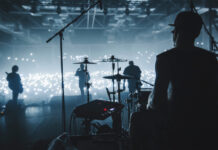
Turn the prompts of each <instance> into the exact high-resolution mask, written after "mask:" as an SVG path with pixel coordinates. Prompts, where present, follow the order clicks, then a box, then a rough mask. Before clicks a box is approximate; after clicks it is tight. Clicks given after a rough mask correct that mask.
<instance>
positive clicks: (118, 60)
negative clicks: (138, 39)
mask: <svg viewBox="0 0 218 150" xmlns="http://www.w3.org/2000/svg"><path fill="white" fill-rule="evenodd" d="M126 61H127V59H119V58H116V57H115V56H114V55H112V56H111V57H110V58H107V59H102V60H101V61H100V62H111V63H112V64H111V65H112V76H114V71H115V63H117V73H118V72H119V71H120V68H119V62H126ZM112 85H113V91H112V92H111V94H112V95H113V102H115V94H116V93H115V86H114V79H112Z"/></svg>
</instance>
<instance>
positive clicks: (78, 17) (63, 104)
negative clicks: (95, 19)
mask: <svg viewBox="0 0 218 150" xmlns="http://www.w3.org/2000/svg"><path fill="white" fill-rule="evenodd" d="M97 4H101V1H100V0H99V1H97V2H95V3H94V4H92V5H91V6H90V7H89V8H88V9H86V10H84V11H82V12H81V14H80V15H79V16H77V17H76V18H75V19H73V20H72V21H71V22H70V23H68V24H67V25H65V26H64V27H63V28H62V29H60V30H59V31H58V32H56V33H55V34H54V35H53V36H51V37H50V38H49V39H48V40H47V41H46V43H49V42H50V41H51V40H53V39H54V38H55V37H56V36H59V38H60V64H61V90H62V130H63V132H65V131H66V110H65V100H64V77H63V45H62V44H63V43H62V42H63V33H64V31H65V29H67V28H68V27H69V26H70V25H71V24H73V23H75V22H77V20H79V19H80V18H81V17H82V16H83V15H84V14H86V13H87V12H88V11H89V10H90V9H92V8H94V7H95V6H96V5H97Z"/></svg>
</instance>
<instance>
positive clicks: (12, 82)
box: [6, 65, 23, 103]
mask: <svg viewBox="0 0 218 150" xmlns="http://www.w3.org/2000/svg"><path fill="white" fill-rule="evenodd" d="M18 70H19V68H18V66H17V65H14V66H13V67H12V72H11V73H7V72H6V74H7V78H6V79H7V81H8V87H9V88H10V89H11V90H12V100H13V101H14V102H16V103H17V99H18V95H19V93H22V92H23V86H22V83H21V78H20V75H19V74H18V73H17V72H18Z"/></svg>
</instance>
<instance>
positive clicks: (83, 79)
mask: <svg viewBox="0 0 218 150" xmlns="http://www.w3.org/2000/svg"><path fill="white" fill-rule="evenodd" d="M75 76H78V77H79V88H80V92H81V97H82V99H84V95H85V94H84V87H85V86H86V83H87V82H88V81H89V80H90V75H89V72H86V70H85V68H84V64H80V68H78V69H77V71H76V74H75Z"/></svg>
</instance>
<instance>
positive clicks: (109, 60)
mask: <svg viewBox="0 0 218 150" xmlns="http://www.w3.org/2000/svg"><path fill="white" fill-rule="evenodd" d="M126 61H127V59H119V58H115V57H114V55H112V56H111V57H110V58H107V59H102V60H101V61H100V62H126Z"/></svg>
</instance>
